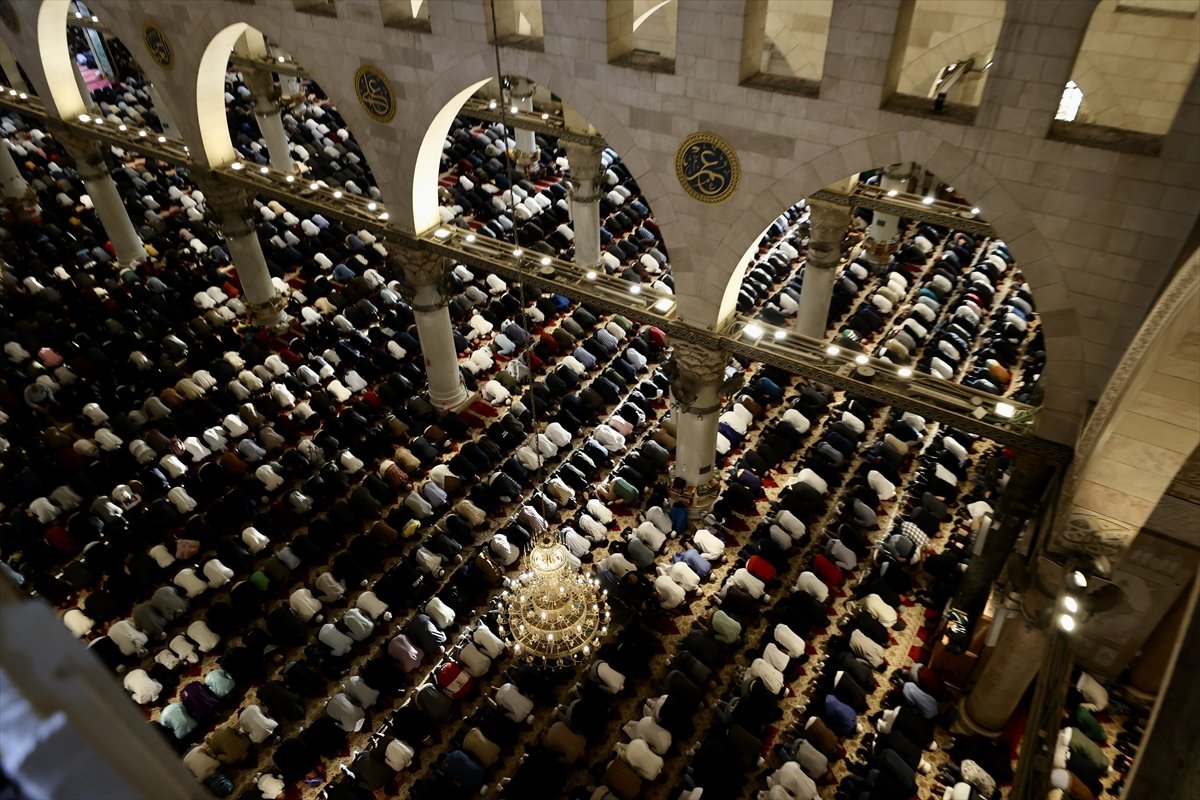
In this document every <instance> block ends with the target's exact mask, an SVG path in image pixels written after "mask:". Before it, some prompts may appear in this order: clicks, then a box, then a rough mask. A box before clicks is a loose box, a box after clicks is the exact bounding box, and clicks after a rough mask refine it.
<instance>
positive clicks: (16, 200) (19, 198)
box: [0, 142, 42, 222]
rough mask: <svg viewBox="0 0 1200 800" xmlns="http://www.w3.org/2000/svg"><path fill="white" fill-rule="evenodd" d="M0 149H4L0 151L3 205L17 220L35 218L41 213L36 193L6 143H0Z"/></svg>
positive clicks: (0, 182) (0, 179)
mask: <svg viewBox="0 0 1200 800" xmlns="http://www.w3.org/2000/svg"><path fill="white" fill-rule="evenodd" d="M0 150H3V151H4V152H2V153H0V196H2V197H3V200H4V205H5V206H6V207H7V208H8V209H9V211H11V212H12V215H13V218H14V219H16V220H17V221H20V222H23V221H26V220H36V219H37V218H38V217H40V216H41V213H42V209H41V207H40V206H39V205H38V198H37V193H36V192H35V191H33V188H32V187H30V185H29V183H28V182H27V181H26V180H25V178H24V176H22V175H21V170H20V169H18V168H17V162H16V159H14V158H13V154H12V150H11V149H9V147H8V143H7V142H3V143H0Z"/></svg>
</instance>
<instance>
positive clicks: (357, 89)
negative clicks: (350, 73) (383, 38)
mask: <svg viewBox="0 0 1200 800" xmlns="http://www.w3.org/2000/svg"><path fill="white" fill-rule="evenodd" d="M354 94H355V95H356V96H357V97H358V104H359V105H360V106H362V110H363V111H365V112H367V116H368V117H370V118H371V119H373V120H375V121H376V122H379V123H382V124H386V123H388V122H391V121H392V119H393V118H394V117H395V116H396V93H395V92H394V91H392V82H391V81H389V80H388V79H387V76H386V75H384V74H383V73H382V72H380V71H379V69H378V68H376V67H373V66H371V65H370V64H367V65H364V66H361V67H359V68H358V72H356V73H354Z"/></svg>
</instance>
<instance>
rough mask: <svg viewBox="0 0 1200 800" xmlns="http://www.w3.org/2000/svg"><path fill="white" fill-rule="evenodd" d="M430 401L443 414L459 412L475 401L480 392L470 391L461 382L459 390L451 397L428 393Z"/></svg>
mask: <svg viewBox="0 0 1200 800" xmlns="http://www.w3.org/2000/svg"><path fill="white" fill-rule="evenodd" d="M427 396H428V397H429V403H430V405H432V406H433V407H434V408H436V409H438V410H439V411H441V412H442V413H443V414H457V413H458V412H459V411H462V410H463V409H464V408H466V407H467V406H469V405H471V403H472V402H474V400H475V398H476V397H478V396H479V393H478V392H468V391H467V390H466V387H464V386H463V385H462V384H459V387H458V391H457V392H456V393H455V394H454V395H453V396H451V397H435V396H434V395H433V393H432V392H430V393H429V394H428V395H427Z"/></svg>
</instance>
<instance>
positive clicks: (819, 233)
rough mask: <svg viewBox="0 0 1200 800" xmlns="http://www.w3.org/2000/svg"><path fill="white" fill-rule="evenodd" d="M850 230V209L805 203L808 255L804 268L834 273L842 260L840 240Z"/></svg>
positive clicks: (823, 202) (832, 205) (834, 205)
mask: <svg viewBox="0 0 1200 800" xmlns="http://www.w3.org/2000/svg"><path fill="white" fill-rule="evenodd" d="M849 227H850V207H849V206H840V205H837V204H835V203H829V202H826V201H824V200H809V201H808V252H807V254H806V255H805V260H804V265H805V268H808V267H815V268H816V269H833V268H834V267H836V266H837V265H838V263H839V262H840V261H841V260H842V240H844V239H845V238H846V231H847V230H848V229H849Z"/></svg>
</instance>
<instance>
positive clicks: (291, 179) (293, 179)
mask: <svg viewBox="0 0 1200 800" xmlns="http://www.w3.org/2000/svg"><path fill="white" fill-rule="evenodd" d="M284 180H285V181H287V182H288V183H295V182H296V176H295V175H288V176H287V177H286V178H284Z"/></svg>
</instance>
